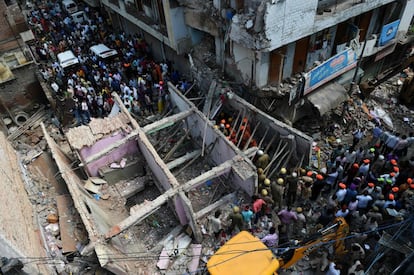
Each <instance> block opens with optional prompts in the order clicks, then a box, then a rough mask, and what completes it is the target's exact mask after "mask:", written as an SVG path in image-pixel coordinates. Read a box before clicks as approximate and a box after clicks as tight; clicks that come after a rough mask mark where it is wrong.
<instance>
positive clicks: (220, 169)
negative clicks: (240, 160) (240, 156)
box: [180, 160, 234, 192]
mask: <svg viewBox="0 0 414 275" xmlns="http://www.w3.org/2000/svg"><path fill="white" fill-rule="evenodd" d="M233 163H234V162H233V160H228V161H226V162H223V163H222V164H221V165H219V166H216V167H213V168H212V169H211V170H209V171H207V172H205V173H204V174H202V175H200V176H198V177H196V178H194V179H192V180H189V181H187V182H186V183H184V184H183V185H181V187H180V188H181V189H182V190H183V191H184V192H188V191H190V190H191V189H192V188H194V187H195V186H198V185H199V184H201V183H204V182H206V181H208V180H211V179H213V178H216V177H218V176H221V175H223V174H225V173H227V172H229V171H230V169H231V167H232V165H233Z"/></svg>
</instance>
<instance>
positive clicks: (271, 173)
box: [269, 151, 292, 178]
mask: <svg viewBox="0 0 414 275" xmlns="http://www.w3.org/2000/svg"><path fill="white" fill-rule="evenodd" d="M291 152H292V151H286V153H285V154H284V155H283V156H282V157H281V158H280V161H279V162H278V164H277V165H276V166H275V168H273V170H272V171H271V172H270V174H269V178H270V177H272V176H273V174H274V173H275V171H276V170H277V168H278V167H279V165H280V163H281V162H282V160H283V158H285V157H286V156H287V155H288V154H289V153H291Z"/></svg>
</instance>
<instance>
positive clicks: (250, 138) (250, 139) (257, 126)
mask: <svg viewBox="0 0 414 275" xmlns="http://www.w3.org/2000/svg"><path fill="white" fill-rule="evenodd" d="M260 123H261V122H260V121H259V123H257V124H256V127H254V129H253V132H252V134H251V135H250V137H249V139H248V140H247V142H246V144H245V145H244V147H243V151H244V150H246V149H247V148H249V144H250V142H251V141H252V139H253V136H254V134H255V133H256V131H257V129H258V128H259V126H260Z"/></svg>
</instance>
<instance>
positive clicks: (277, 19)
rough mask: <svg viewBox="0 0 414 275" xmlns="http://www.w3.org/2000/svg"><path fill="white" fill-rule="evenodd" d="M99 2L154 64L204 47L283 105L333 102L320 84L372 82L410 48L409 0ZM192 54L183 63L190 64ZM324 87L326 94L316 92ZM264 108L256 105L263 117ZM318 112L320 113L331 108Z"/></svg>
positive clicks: (412, 10)
mask: <svg viewBox="0 0 414 275" xmlns="http://www.w3.org/2000/svg"><path fill="white" fill-rule="evenodd" d="M102 3H103V5H104V7H105V8H106V9H107V11H109V13H110V15H111V18H112V20H113V22H114V25H115V26H119V27H120V28H122V29H124V30H125V31H126V32H132V33H134V32H137V27H138V29H139V32H140V33H142V34H144V35H145V37H146V38H148V39H149V40H150V41H152V42H151V45H152V47H153V50H154V53H155V54H158V56H160V57H161V58H170V59H173V57H171V56H174V55H175V56H183V55H184V56H185V54H187V53H191V55H195V54H197V51H194V50H193V51H191V49H193V48H194V47H195V46H196V45H197V44H200V43H201V44H208V43H206V42H210V45H211V52H212V53H213V54H212V55H211V56H213V57H214V62H213V63H215V65H218V68H221V71H222V72H226V73H227V74H229V75H231V76H233V77H234V78H235V79H236V81H238V82H240V83H243V84H245V85H247V86H248V87H250V88H252V87H258V88H259V90H260V89H261V90H262V91H268V92H269V91H270V92H269V93H268V96H269V97H271V98H274V97H280V96H283V97H284V98H286V96H285V95H287V94H288V95H289V96H287V97H288V98H289V99H288V101H286V103H288V102H289V103H292V102H295V100H296V102H299V100H298V99H299V98H301V97H302V96H306V95H308V94H310V93H311V92H312V94H315V93H316V92H318V93H319V92H320V90H324V91H325V93H326V94H328V98H329V97H332V95H330V94H331V92H332V90H338V87H337V86H332V87H331V88H326V85H324V84H326V83H330V82H332V80H333V79H336V80H337V79H338V77H341V81H339V83H340V84H342V85H343V84H349V83H350V82H351V81H354V82H355V81H358V80H359V79H360V77H363V78H364V79H368V80H370V79H374V78H375V77H376V76H377V75H379V74H380V73H382V72H384V71H385V70H387V69H388V68H390V67H392V65H393V64H399V63H400V61H401V60H402V59H403V58H405V52H406V49H407V47H411V44H412V41H413V40H412V38H411V37H410V36H409V35H407V34H410V29H411V30H412V25H413V14H414V1H412V0H401V1H393V0H343V1H338V0H298V1H289V0H267V1H266V0H250V1H243V0H227V1H225V0H213V1H200V0H192V1H189V0H126V1H120V0H102ZM204 46H205V45H204ZM191 55H190V58H189V60H186V59H184V61H189V62H187V63H189V64H190V63H191V64H192V63H193V62H192V61H193V60H192V58H191ZM360 57H361V58H360ZM359 59H361V62H358V60H359ZM204 61H205V60H204ZM204 63H208V64H210V63H211V62H210V63H209V62H204ZM390 63H391V64H390ZM187 65H188V64H187ZM180 67H181V68H182V67H183V66H180ZM356 67H358V70H357V73H354V71H355V70H356V69H355V68H356ZM299 79H301V81H298V80H299ZM298 83H300V84H301V85H299V86H300V87H299V89H298V88H297V86H298V85H297V84H298ZM283 84H284V85H283ZM323 85H324V87H325V88H324V89H321V87H322V86H323ZM268 87H271V88H270V89H269V88H268ZM343 90H345V89H343ZM342 93H343V92H342ZM321 96H322V97H323V98H326V95H321V94H319V97H321ZM313 97H316V96H315V95H313ZM340 97H341V96H340V93H339V94H338V93H337V94H336V95H334V96H333V98H331V100H328V101H327V103H326V104H325V105H327V106H329V105H330V104H332V103H333V102H337V101H340V100H338V99H339V98H340ZM271 102H272V101H271V100H270V101H269V102H268V103H265V102H264V104H263V105H264V107H265V108H266V109H268V111H269V112H271V111H272V108H271V107H272V106H271ZM276 105H279V106H280V105H281V104H276ZM276 105H275V104H273V106H276ZM282 105H283V106H285V105H286V106H287V107H286V108H287V109H286V108H278V111H276V113H275V115H278V116H280V117H283V118H285V119H286V120H288V121H296V120H297V119H298V118H299V117H298V115H299V116H300V114H299V113H298V112H296V111H292V110H290V109H292V108H290V107H289V106H296V105H295V104H282ZM302 105H303V104H302ZM296 107H297V106H296ZM296 107H295V108H293V109H297V108H296ZM319 107H320V108H319V111H321V112H324V111H323V109H326V110H327V109H330V108H329V107H326V108H325V107H323V106H322V107H321V106H319ZM273 109H274V108H273Z"/></svg>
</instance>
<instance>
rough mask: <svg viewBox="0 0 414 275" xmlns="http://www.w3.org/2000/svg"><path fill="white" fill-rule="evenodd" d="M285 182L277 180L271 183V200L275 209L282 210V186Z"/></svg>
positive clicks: (283, 191) (283, 190)
mask: <svg viewBox="0 0 414 275" xmlns="http://www.w3.org/2000/svg"><path fill="white" fill-rule="evenodd" d="M284 183H285V181H284V180H283V179H282V178H278V179H277V180H276V181H272V183H271V190H272V198H273V203H274V207H275V209H281V208H282V200H283V194H284V193H285V187H284V186H283V185H284Z"/></svg>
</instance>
